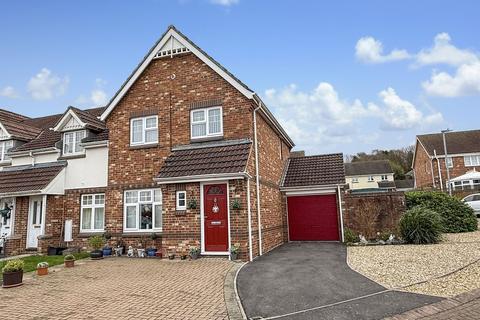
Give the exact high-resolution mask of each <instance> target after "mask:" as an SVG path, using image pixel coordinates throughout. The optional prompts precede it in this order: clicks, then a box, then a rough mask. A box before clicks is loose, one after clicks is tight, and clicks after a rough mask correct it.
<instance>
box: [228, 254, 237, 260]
mask: <svg viewBox="0 0 480 320" xmlns="http://www.w3.org/2000/svg"><path fill="white" fill-rule="evenodd" d="M237 258H238V253H236V252H235V253H234V252H231V253H230V259H231V260H237Z"/></svg>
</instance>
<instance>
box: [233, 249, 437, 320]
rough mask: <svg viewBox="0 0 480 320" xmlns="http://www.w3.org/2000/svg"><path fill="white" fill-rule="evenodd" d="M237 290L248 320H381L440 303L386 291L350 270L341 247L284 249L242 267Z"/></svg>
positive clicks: (276, 250) (433, 298)
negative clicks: (249, 319) (270, 319)
mask: <svg viewBox="0 0 480 320" xmlns="http://www.w3.org/2000/svg"><path fill="white" fill-rule="evenodd" d="M237 288H238V292H239V295H240V299H241V301H242V304H243V307H244V309H245V313H246V314H247V316H248V317H249V318H251V319H252V318H253V319H262V318H270V317H272V318H275V319H279V318H281V319H382V318H384V317H387V316H393V315H395V314H399V313H403V312H405V311H407V310H410V309H414V308H417V307H420V306H424V305H427V304H431V303H434V302H437V301H439V300H441V299H440V298H437V297H431V296H425V295H418V294H412V293H406V292H399V291H390V290H387V289H386V288H384V287H382V286H381V285H379V284H377V283H376V282H374V281H372V280H370V279H368V278H366V277H364V276H362V275H361V274H359V273H357V272H355V271H353V270H352V269H350V268H349V267H348V265H347V263H346V248H345V246H343V245H342V244H339V243H322V242H291V243H288V244H285V245H283V246H281V247H279V248H277V249H275V250H273V251H271V252H269V253H267V254H265V255H263V256H262V257H259V258H257V259H256V260H254V261H253V262H251V263H249V264H247V265H245V266H244V267H243V268H242V270H241V271H240V272H239V274H238V277H237Z"/></svg>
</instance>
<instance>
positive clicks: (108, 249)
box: [102, 248, 112, 257]
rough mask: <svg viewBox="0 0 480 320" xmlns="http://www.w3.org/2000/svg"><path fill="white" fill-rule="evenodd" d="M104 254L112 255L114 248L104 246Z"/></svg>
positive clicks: (106, 255) (105, 255)
mask: <svg viewBox="0 0 480 320" xmlns="http://www.w3.org/2000/svg"><path fill="white" fill-rule="evenodd" d="M102 251H103V256H104V257H108V256H111V255H112V248H103V250H102Z"/></svg>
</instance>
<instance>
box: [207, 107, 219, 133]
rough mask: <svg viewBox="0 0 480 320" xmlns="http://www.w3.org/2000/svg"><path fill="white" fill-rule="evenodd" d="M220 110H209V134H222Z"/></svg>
mask: <svg viewBox="0 0 480 320" xmlns="http://www.w3.org/2000/svg"><path fill="white" fill-rule="evenodd" d="M220 125H221V124H220V109H212V110H208V131H209V134H215V133H220V132H221V128H220Z"/></svg>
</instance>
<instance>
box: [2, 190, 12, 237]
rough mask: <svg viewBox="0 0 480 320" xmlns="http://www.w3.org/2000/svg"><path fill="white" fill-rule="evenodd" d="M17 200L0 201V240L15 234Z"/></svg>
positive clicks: (6, 199) (4, 199)
mask: <svg viewBox="0 0 480 320" xmlns="http://www.w3.org/2000/svg"><path fill="white" fill-rule="evenodd" d="M14 202H15V198H2V199H0V238H2V237H8V236H10V235H12V234H13V216H14V207H15V205H14Z"/></svg>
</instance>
